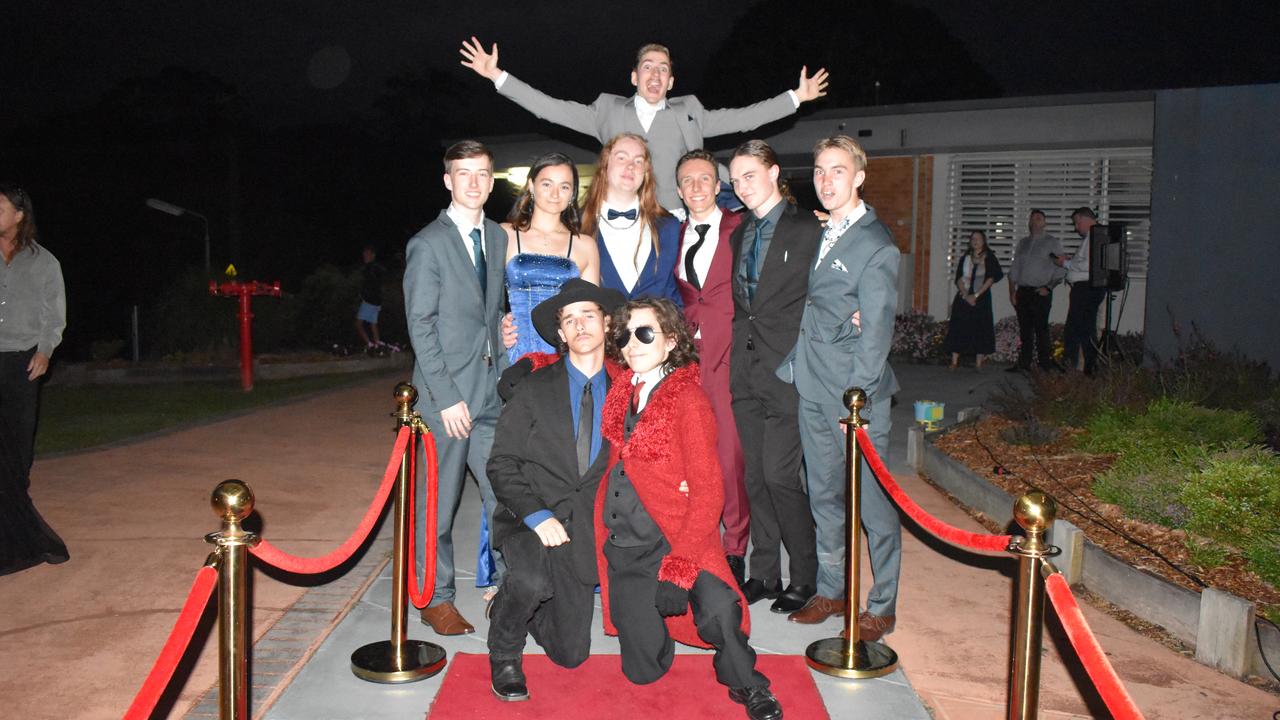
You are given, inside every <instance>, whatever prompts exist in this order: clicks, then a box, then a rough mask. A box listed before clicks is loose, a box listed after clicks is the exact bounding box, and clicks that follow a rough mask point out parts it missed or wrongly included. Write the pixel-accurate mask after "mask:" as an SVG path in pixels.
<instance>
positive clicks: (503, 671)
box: [489, 658, 529, 702]
mask: <svg viewBox="0 0 1280 720" xmlns="http://www.w3.org/2000/svg"><path fill="white" fill-rule="evenodd" d="M489 677H490V678H491V680H490V683H489V687H490V688H492V689H493V694H494V695H495V696H497V698H498V699H499V700H502V701H504V702H518V701H520V700H528V699H529V688H528V687H527V686H526V685H525V680H524V671H523V670H521V669H520V660H519V659H516V660H494V659H493V658H490V659H489Z"/></svg>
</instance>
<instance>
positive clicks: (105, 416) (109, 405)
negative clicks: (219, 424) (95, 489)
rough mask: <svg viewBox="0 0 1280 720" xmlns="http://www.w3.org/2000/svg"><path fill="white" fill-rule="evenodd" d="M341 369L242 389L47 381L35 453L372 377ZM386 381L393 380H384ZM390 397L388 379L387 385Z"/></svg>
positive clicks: (222, 384)
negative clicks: (71, 384)
mask: <svg viewBox="0 0 1280 720" xmlns="http://www.w3.org/2000/svg"><path fill="white" fill-rule="evenodd" d="M376 377H377V375H372V374H370V373H342V374H337V375H315V376H311V377H301V378H290V379H288V380H258V381H256V382H254V384H253V392H244V391H242V390H241V389H240V385H239V383H238V382H237V381H236V380H220V381H211V382H180V383H177V382H168V383H155V384H148V385H77V386H65V385H54V386H47V387H45V388H44V389H42V390H41V392H40V427H39V430H38V431H37V433H36V456H37V457H39V456H40V455H44V454H47V453H56V452H67V451H70V450H83V449H85V448H91V447H94V446H97V445H103V444H106V443H112V442H118V441H121V440H126V439H128V438H131V437H136V436H138V435H145V434H147V433H153V432H156V431H159V430H165V429H168V428H174V427H178V426H181V425H186V424H189V423H194V422H201V421H207V420H213V419H217V418H218V417H221V416H224V415H229V414H232V413H235V412H239V411H243V410H249V409H252V408H255V407H260V406H262V405H269V404H271V403H274V402H278V401H280V400H285V399H288V398H293V397H298V396H301V395H307V394H310V393H315V392H319V391H322V390H329V389H333V388H339V387H345V386H348V385H354V384H356V383H360V382H365V381H368V380H373V379H375V378H376ZM388 382H389V383H390V382H391V381H390V380H388ZM387 388H388V392H387V397H388V398H390V397H391V394H390V388H391V385H390V384H389V385H388V386H387Z"/></svg>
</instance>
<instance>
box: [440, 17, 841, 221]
mask: <svg viewBox="0 0 1280 720" xmlns="http://www.w3.org/2000/svg"><path fill="white" fill-rule="evenodd" d="M461 52H462V58H463V60H462V64H463V65H465V66H466V67H469V68H471V69H472V70H474V71H475V72H476V73H477V74H479V75H480V76H482V77H485V78H488V79H489V80H492V81H493V84H494V86H495V87H496V88H497V89H498V92H499V93H501V94H502V95H503V96H504V97H506V98H508V99H509V100H511V101H512V102H514V103H515V104H517V105H519V106H520V107H522V108H524V109H525V110H528V111H529V112H531V113H533V114H534V115H537V116H538V117H540V118H542V119H544V120H548V121H550V122H553V123H555V124H557V125H563V126H565V127H567V128H569V129H570V130H577V131H578V132H580V133H583V134H584V135H590V136H592V137H594V138H596V139H597V140H599V141H600V142H602V143H604V142H608V141H609V139H610V138H612V137H614V136H615V135H617V134H618V133H623V132H630V133H635V134H637V135H639V136H641V137H643V138H644V139H645V142H646V143H647V144H648V146H649V153H650V154H651V155H652V157H653V174H654V176H655V177H656V178H657V180H658V202H660V203H662V207H664V208H666V209H667V210H669V211H672V212H677V211H680V212H682V211H683V206H682V205H681V203H680V196H679V195H678V194H677V193H676V185H675V178H676V165H677V163H678V162H679V161H680V158H681V157H683V156H684V154H685V153H687V152H689V151H690V150H696V149H698V148H700V147H703V142H702V140H703V138H704V137H713V136H716V135H728V134H731V133H738V132H747V131H748V130H754V129H756V128H758V127H760V126H761V125H764V124H766V123H771V122H773V121H774V120H780V119H782V118H784V117H786V116H788V115H790V114H792V113H794V112H795V111H796V110H797V109H799V107H800V103H802V102H807V101H809V100H816V99H818V98H820V97H822V96H824V95H826V94H827V91H826V88H827V71H826V70H818V71H817V72H816V73H814V74H813V75H808V74H807V73H808V68H807V67H804V68H801V69H800V83H799V85H797V86H796V89H795V90H788V91H786V92H784V93H782V94H780V95H776V96H774V97H772V98H769V99H768V100H762V101H761V102H758V103H755V104H754V105H748V106H747V107H743V108H727V109H723V110H708V109H706V108H704V107H703V106H702V103H701V102H699V101H698V98H697V97H695V96H693V95H681V96H680V97H674V98H668V97H667V93H668V92H669V91H670V90H671V88H672V87H673V86H674V85H675V77H674V76H673V75H672V67H673V66H672V62H671V52H670V51H669V50H668V49H667V48H666V47H665V46H662V45H658V44H657V43H649V44H648V45H645V46H644V47H642V48H640V50H639V52H637V53H636V64H635V67H634V69H633V70H632V71H631V84H632V85H633V86H635V88H636V94H635V95H632V96H631V97H622V96H621V95H612V94H609V93H601V94H600V96H599V97H597V98H596V100H595V102H593V103H591V104H590V105H584V104H582V103H578V102H573V101H570V100H560V99H557V98H553V97H551V96H549V95H547V94H546V93H543V92H541V91H539V90H535V89H534V88H533V87H531V86H529V85H528V84H527V83H524V82H522V81H520V80H518V79H516V78H515V77H513V76H512V75H511V74H510V73H508V72H506V71H503V70H500V69H499V68H498V45H497V43H494V45H493V48H492V49H491V50H489V51H488V52H486V51H485V49H484V46H483V45H482V44H481V43H480V41H479V40H477V39H476V38H475V37H472V38H471V39H470V40H469V41H463V43H462V50H461ZM721 179H727V178H724V177H723V176H722V178H721Z"/></svg>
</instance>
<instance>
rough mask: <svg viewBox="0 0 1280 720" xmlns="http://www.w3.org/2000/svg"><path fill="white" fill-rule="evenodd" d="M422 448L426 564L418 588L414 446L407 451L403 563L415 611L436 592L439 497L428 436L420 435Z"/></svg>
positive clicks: (433, 448)
mask: <svg viewBox="0 0 1280 720" xmlns="http://www.w3.org/2000/svg"><path fill="white" fill-rule="evenodd" d="M422 447H423V451H424V453H425V458H426V466H427V478H426V482H425V486H426V487H425V488H424V489H425V491H426V493H427V502H426V506H427V518H426V525H427V527H426V528H425V530H424V537H425V538H426V547H425V548H423V552H422V555H423V557H424V558H426V562H424V563H423V564H422V565H423V567H424V568H425V569H426V573H425V574H426V577H424V578H423V579H422V585H421V589H419V585H418V564H417V562H416V560H417V558H416V554H417V547H418V542H417V538H416V537H415V536H414V535H415V529H416V527H417V525H418V513H417V511H416V510H415V505H414V493H416V492H417V490H418V488H417V485H418V482H417V475H418V462H417V460H418V458H417V457H416V454H417V450H418V444H417V443H413V445H412V446H411V448H410V450H409V533H408V535H409V547H408V548H407V552H406V553H405V562H406V563H408V565H409V583H408V585H409V587H408V588H407V589H408V591H409V602H411V603H413V606H414V607H416V608H424V607H426V606H427V603H429V602H431V596H432V595H434V594H435V591H436V521H437V513H438V512H439V507H438V506H439V502H437V500H436V498H437V497H438V496H439V494H440V473H439V459H438V458H437V457H436V439H435V436H434V435H432V434H431V433H429V432H428V433H423V435H422Z"/></svg>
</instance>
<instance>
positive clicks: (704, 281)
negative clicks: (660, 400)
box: [675, 150, 751, 585]
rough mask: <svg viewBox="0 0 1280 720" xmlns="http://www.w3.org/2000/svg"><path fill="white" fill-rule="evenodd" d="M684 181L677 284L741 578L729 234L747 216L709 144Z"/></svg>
mask: <svg viewBox="0 0 1280 720" xmlns="http://www.w3.org/2000/svg"><path fill="white" fill-rule="evenodd" d="M676 186H677V187H676V192H677V193H678V194H679V195H680V199H681V200H683V201H684V205H685V207H686V208H688V210H689V217H688V220H686V221H685V223H684V224H683V225H682V226H681V227H680V260H679V262H677V263H676V270H675V273H676V287H677V288H678V289H679V290H680V295H681V298H682V299H683V300H684V315H685V319H686V320H688V322H689V328H690V329H691V330H692V331H693V333H694V335H693V338H694V342H696V343H697V345H698V355H699V356H700V357H701V359H702V389H703V390H705V391H706V393H707V396H708V397H710V398H711V412H712V414H713V415H714V416H715V419H716V453H717V455H718V456H719V460H720V471H721V473H722V474H723V476H724V514H723V515H722V516H721V522H723V524H724V535H723V537H722V540H723V543H724V552H725V556H726V558H727V559H728V561H729V569H730V570H732V571H733V575H734V578H735V579H736V580H737V581H738V584H739V585H741V584H742V582H743V579H744V577H743V576H744V571H745V567H746V565H745V556H746V554H747V537H748V531H749V529H750V519H751V514H750V506H749V503H748V500H747V488H746V485H744V484H743V480H742V472H743V466H742V444H741V443H740V442H739V440H738V425H737V423H736V422H734V419H733V398H732V397H731V396H730V395H729V350H730V348H731V347H732V346H733V248H732V247H730V245H729V236H730V235H731V234H732V233H733V230H734V228H736V227H738V225H739V224H741V223H742V215H741V213H736V212H731V211H727V210H722V209H721V208H720V207H718V206H717V205H716V193H717V191H718V190H719V189H720V179H719V177H718V176H717V174H716V161H715V158H714V157H713V156H712V155H711V153H709V152H707V151H706V150H692V151H690V152H687V153H685V155H684V157H681V158H680V161H679V162H678V163H677V164H676Z"/></svg>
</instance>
